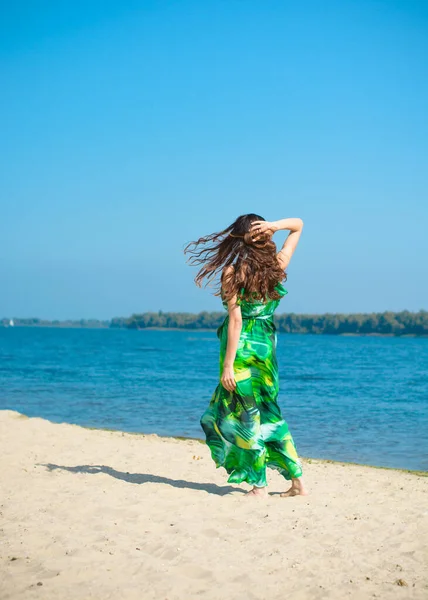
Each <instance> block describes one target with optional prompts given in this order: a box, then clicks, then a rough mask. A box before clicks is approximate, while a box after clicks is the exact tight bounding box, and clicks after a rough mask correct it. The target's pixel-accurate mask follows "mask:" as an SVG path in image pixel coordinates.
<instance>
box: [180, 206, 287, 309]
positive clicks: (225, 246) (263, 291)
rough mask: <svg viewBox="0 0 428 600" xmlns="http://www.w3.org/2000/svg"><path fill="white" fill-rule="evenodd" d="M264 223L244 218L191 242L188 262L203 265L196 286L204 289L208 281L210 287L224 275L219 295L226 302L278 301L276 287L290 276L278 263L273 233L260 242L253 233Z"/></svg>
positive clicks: (266, 235) (185, 251)
mask: <svg viewBox="0 0 428 600" xmlns="http://www.w3.org/2000/svg"><path fill="white" fill-rule="evenodd" d="M264 220H265V219H264V218H263V217H261V216H260V215H256V214H254V213H250V214H248V215H241V216H240V217H238V218H237V219H236V221H235V222H234V223H232V225H229V227H227V228H226V229H223V231H219V232H218V233H212V234H211V235H207V236H205V237H201V238H199V239H198V240H197V241H196V242H190V243H189V244H188V245H187V246H186V247H185V248H184V253H185V254H190V257H189V258H188V259H187V262H188V263H189V264H190V265H192V266H195V265H198V266H199V265H202V266H201V268H200V269H199V271H198V273H197V275H196V277H195V283H196V285H197V286H198V287H202V282H203V280H204V279H206V285H208V284H209V283H211V282H212V281H215V280H216V278H217V277H218V275H220V282H219V286H218V289H217V291H216V293H215V295H216V296H219V295H220V294H221V296H222V298H223V299H224V300H226V301H227V300H229V299H230V298H232V297H233V296H234V295H235V294H237V297H238V298H239V299H241V300H242V299H245V300H250V301H251V300H262V301H263V302H265V301H267V300H269V299H272V300H278V299H279V298H280V297H281V295H280V294H279V293H278V291H277V290H275V286H276V285H278V283H279V282H280V281H284V280H285V279H287V275H286V274H285V272H284V271H283V269H282V268H281V266H280V264H279V261H278V259H277V249H276V245H275V243H274V242H273V240H272V239H271V235H270V234H269V233H265V234H263V235H261V236H260V237H259V239H258V240H257V241H254V240H253V238H252V235H253V234H251V233H250V227H251V224H252V223H253V221H264ZM231 266H233V269H231V268H230V267H231ZM227 267H229V268H227ZM242 288H244V290H243V291H242Z"/></svg>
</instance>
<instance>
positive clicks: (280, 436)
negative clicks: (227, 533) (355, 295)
mask: <svg viewBox="0 0 428 600" xmlns="http://www.w3.org/2000/svg"><path fill="white" fill-rule="evenodd" d="M275 289H276V290H277V291H278V292H279V293H280V294H281V298H282V297H283V296H285V295H286V294H287V293H288V292H287V290H286V289H284V287H283V286H282V284H281V283H279V284H277V286H276V288H275ZM238 303H240V305H241V314H242V330H241V334H240V338H239V344H238V349H237V352H236V358H235V362H234V365H233V369H234V376H235V381H236V388H235V390H234V391H228V390H227V389H226V388H225V387H223V385H222V384H221V382H220V383H219V384H218V385H217V387H216V389H215V391H214V394H213V396H212V398H211V401H210V404H209V406H208V408H207V410H206V411H205V413H204V414H203V415H202V417H201V426H202V429H203V430H204V432H205V436H206V442H207V444H208V446H209V448H210V450H211V456H212V458H213V460H214V462H215V464H216V466H217V467H224V468H225V469H226V471H227V473H228V474H229V478H228V481H229V482H231V483H242V482H244V481H245V482H247V483H249V484H250V485H256V486H259V487H263V486H266V485H267V481H266V467H267V466H268V467H270V468H273V469H277V470H278V471H279V472H280V473H281V474H282V475H283V476H284V477H285V479H292V478H296V477H300V476H301V474H302V468H301V463H300V460H299V458H298V455H297V452H296V448H295V445H294V441H293V438H292V436H291V434H290V432H289V429H288V425H287V423H286V422H285V420H284V419H283V417H282V414H281V409H280V407H279V406H278V403H277V398H278V390H279V378H278V363H277V359H276V345H277V334H276V327H275V323H274V319H273V315H274V312H275V310H276V308H277V306H278V305H279V303H280V300H269V301H268V302H261V301H247V300H242V301H238ZM223 306H224V307H225V308H227V302H226V301H225V300H223ZM228 324H229V316H228V315H227V316H226V318H225V319H224V321H223V323H222V324H221V325H220V327H219V328H218V329H217V337H218V338H219V340H220V376H221V373H222V371H223V364H224V358H225V354H226V349H227V330H228Z"/></svg>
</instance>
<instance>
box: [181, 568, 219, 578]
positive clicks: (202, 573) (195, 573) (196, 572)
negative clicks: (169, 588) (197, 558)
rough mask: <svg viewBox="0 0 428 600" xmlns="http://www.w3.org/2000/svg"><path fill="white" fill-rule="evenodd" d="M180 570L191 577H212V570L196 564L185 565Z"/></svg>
mask: <svg viewBox="0 0 428 600" xmlns="http://www.w3.org/2000/svg"><path fill="white" fill-rule="evenodd" d="M181 572H182V573H183V575H186V576H187V577H190V578H191V579H210V578H211V577H212V571H209V570H208V569H204V568H202V567H198V566H197V565H189V566H186V567H184V568H183V569H182V570H181Z"/></svg>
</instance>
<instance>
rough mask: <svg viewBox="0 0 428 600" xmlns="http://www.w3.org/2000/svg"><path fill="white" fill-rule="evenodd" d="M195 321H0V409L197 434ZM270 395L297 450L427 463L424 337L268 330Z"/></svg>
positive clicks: (204, 375)
mask: <svg viewBox="0 0 428 600" xmlns="http://www.w3.org/2000/svg"><path fill="white" fill-rule="evenodd" d="M218 350H219V347H218V340H217V338H216V334H215V332H206V331H192V332H189V331H144V330H143V331H131V330H110V329H100V330H97V329H92V330H91V329H48V328H46V329H44V328H43V329H42V328H40V329H39V328H34V329H31V328H13V329H12V328H7V329H6V328H5V329H1V328H0V409H5V408H7V409H12V410H17V411H19V412H22V413H24V414H26V415H29V416H40V417H44V418H46V419H49V420H51V421H56V422H62V421H66V422H69V423H77V424H80V425H86V426H92V427H107V428H111V429H120V430H124V431H139V432H145V433H158V434H160V435H180V436H189V437H199V438H202V437H203V436H202V431H201V430H200V428H199V418H200V415H201V414H202V412H203V411H204V409H205V407H206V405H207V403H208V402H209V400H210V397H211V394H212V392H213V390H214V388H215V386H216V384H217V380H218ZM277 352H278V362H279V371H280V387H281V391H280V396H279V403H280V405H281V408H282V410H283V413H284V416H285V418H286V420H287V421H288V423H289V426H290V429H291V432H292V434H293V436H294V439H295V442H296V446H297V449H298V451H299V453H300V454H301V455H302V456H311V457H314V458H330V459H334V460H342V461H352V462H359V463H366V464H372V465H379V466H389V467H401V468H406V469H418V470H428V339H421V338H419V339H418V338H379V337H340V336H316V335H287V334H278V348H277Z"/></svg>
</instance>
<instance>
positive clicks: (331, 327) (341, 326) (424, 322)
mask: <svg viewBox="0 0 428 600" xmlns="http://www.w3.org/2000/svg"><path fill="white" fill-rule="evenodd" d="M224 318H225V313H224V312H200V313H198V314H192V313H166V312H165V313H164V312H162V311H159V312H157V313H153V312H152V313H150V312H148V313H142V314H135V315H132V316H131V317H129V318H127V319H123V318H115V319H112V321H111V323H110V327H116V328H118V327H119V328H121V327H126V328H128V329H147V328H152V327H156V328H162V329H163V328H169V329H171V328H177V329H217V327H219V326H220V324H221V323H222V321H223V319H224ZM274 319H275V324H276V327H277V330H278V331H279V332H282V333H315V334H342V335H343V334H377V335H428V311H426V310H420V311H419V312H410V311H408V310H404V311H401V312H390V311H385V312H382V313H368V314H367V313H366V314H364V313H356V314H337V313H336V314H333V313H331V314H330V313H327V314H323V315H309V314H296V313H286V314H277V315H275V317H274Z"/></svg>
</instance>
